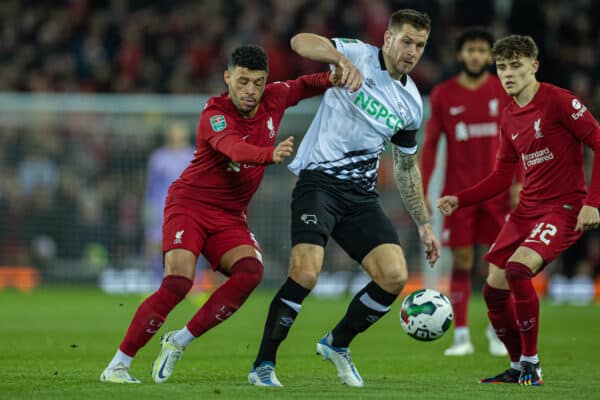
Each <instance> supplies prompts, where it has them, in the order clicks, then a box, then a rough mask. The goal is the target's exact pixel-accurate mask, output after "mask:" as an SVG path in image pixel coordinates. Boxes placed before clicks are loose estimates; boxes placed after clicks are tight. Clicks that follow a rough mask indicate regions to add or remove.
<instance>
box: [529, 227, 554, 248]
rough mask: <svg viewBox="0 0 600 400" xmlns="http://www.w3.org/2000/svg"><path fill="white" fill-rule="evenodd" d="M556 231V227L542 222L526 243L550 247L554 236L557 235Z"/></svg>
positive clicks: (532, 231)
mask: <svg viewBox="0 0 600 400" xmlns="http://www.w3.org/2000/svg"><path fill="white" fill-rule="evenodd" d="M556 231H557V229H556V226H555V225H552V224H547V223H545V222H540V223H538V224H537V225H536V226H535V228H533V229H532V230H531V233H530V234H529V237H528V238H527V239H525V243H539V242H541V243H544V244H545V245H546V246H548V245H549V244H550V240H551V238H552V236H554V235H556ZM548 236H549V237H548Z"/></svg>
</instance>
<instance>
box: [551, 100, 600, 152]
mask: <svg viewBox="0 0 600 400" xmlns="http://www.w3.org/2000/svg"><path fill="white" fill-rule="evenodd" d="M554 111H555V113H556V115H557V116H558V118H559V121H560V124H561V125H562V126H564V127H565V129H567V130H568V131H569V132H571V134H573V135H574V136H575V137H577V138H578V139H579V140H581V141H582V142H584V143H586V144H587V145H588V146H590V147H591V145H590V143H591V142H592V141H593V140H594V139H593V138H592V137H591V134H592V133H594V132H595V131H596V130H597V128H598V121H596V119H595V118H594V116H593V115H592V113H591V112H590V111H589V110H588V109H587V107H586V106H585V105H584V104H583V103H582V102H581V101H580V100H579V99H578V98H577V97H576V96H575V95H574V94H573V93H571V92H569V91H567V90H564V91H560V92H557V96H555V103H554ZM588 141H590V143H588Z"/></svg>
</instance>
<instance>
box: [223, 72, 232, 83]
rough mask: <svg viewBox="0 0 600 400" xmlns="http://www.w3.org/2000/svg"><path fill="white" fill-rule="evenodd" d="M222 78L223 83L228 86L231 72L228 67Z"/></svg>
mask: <svg viewBox="0 0 600 400" xmlns="http://www.w3.org/2000/svg"><path fill="white" fill-rule="evenodd" d="M223 80H224V81H225V84H226V85H227V86H229V82H231V73H230V72H229V70H228V69H226V70H225V72H223Z"/></svg>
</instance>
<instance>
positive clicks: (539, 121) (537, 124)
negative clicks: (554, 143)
mask: <svg viewBox="0 0 600 400" xmlns="http://www.w3.org/2000/svg"><path fill="white" fill-rule="evenodd" d="M541 124H542V119H541V118H538V119H537V120H536V121H535V122H534V123H533V129H535V138H536V139H540V138H543V137H544V135H542V128H541V126H540V125H541Z"/></svg>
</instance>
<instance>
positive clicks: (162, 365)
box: [158, 358, 167, 379]
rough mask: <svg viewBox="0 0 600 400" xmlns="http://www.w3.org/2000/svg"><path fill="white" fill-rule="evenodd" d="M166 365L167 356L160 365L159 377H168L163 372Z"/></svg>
mask: <svg viewBox="0 0 600 400" xmlns="http://www.w3.org/2000/svg"><path fill="white" fill-rule="evenodd" d="M166 365H167V359H166V358H165V359H164V360H163V362H162V364H161V366H160V369H159V370H158V377H159V378H160V379H165V378H166V376H165V375H164V374H163V371H164V369H165V366H166Z"/></svg>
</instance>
